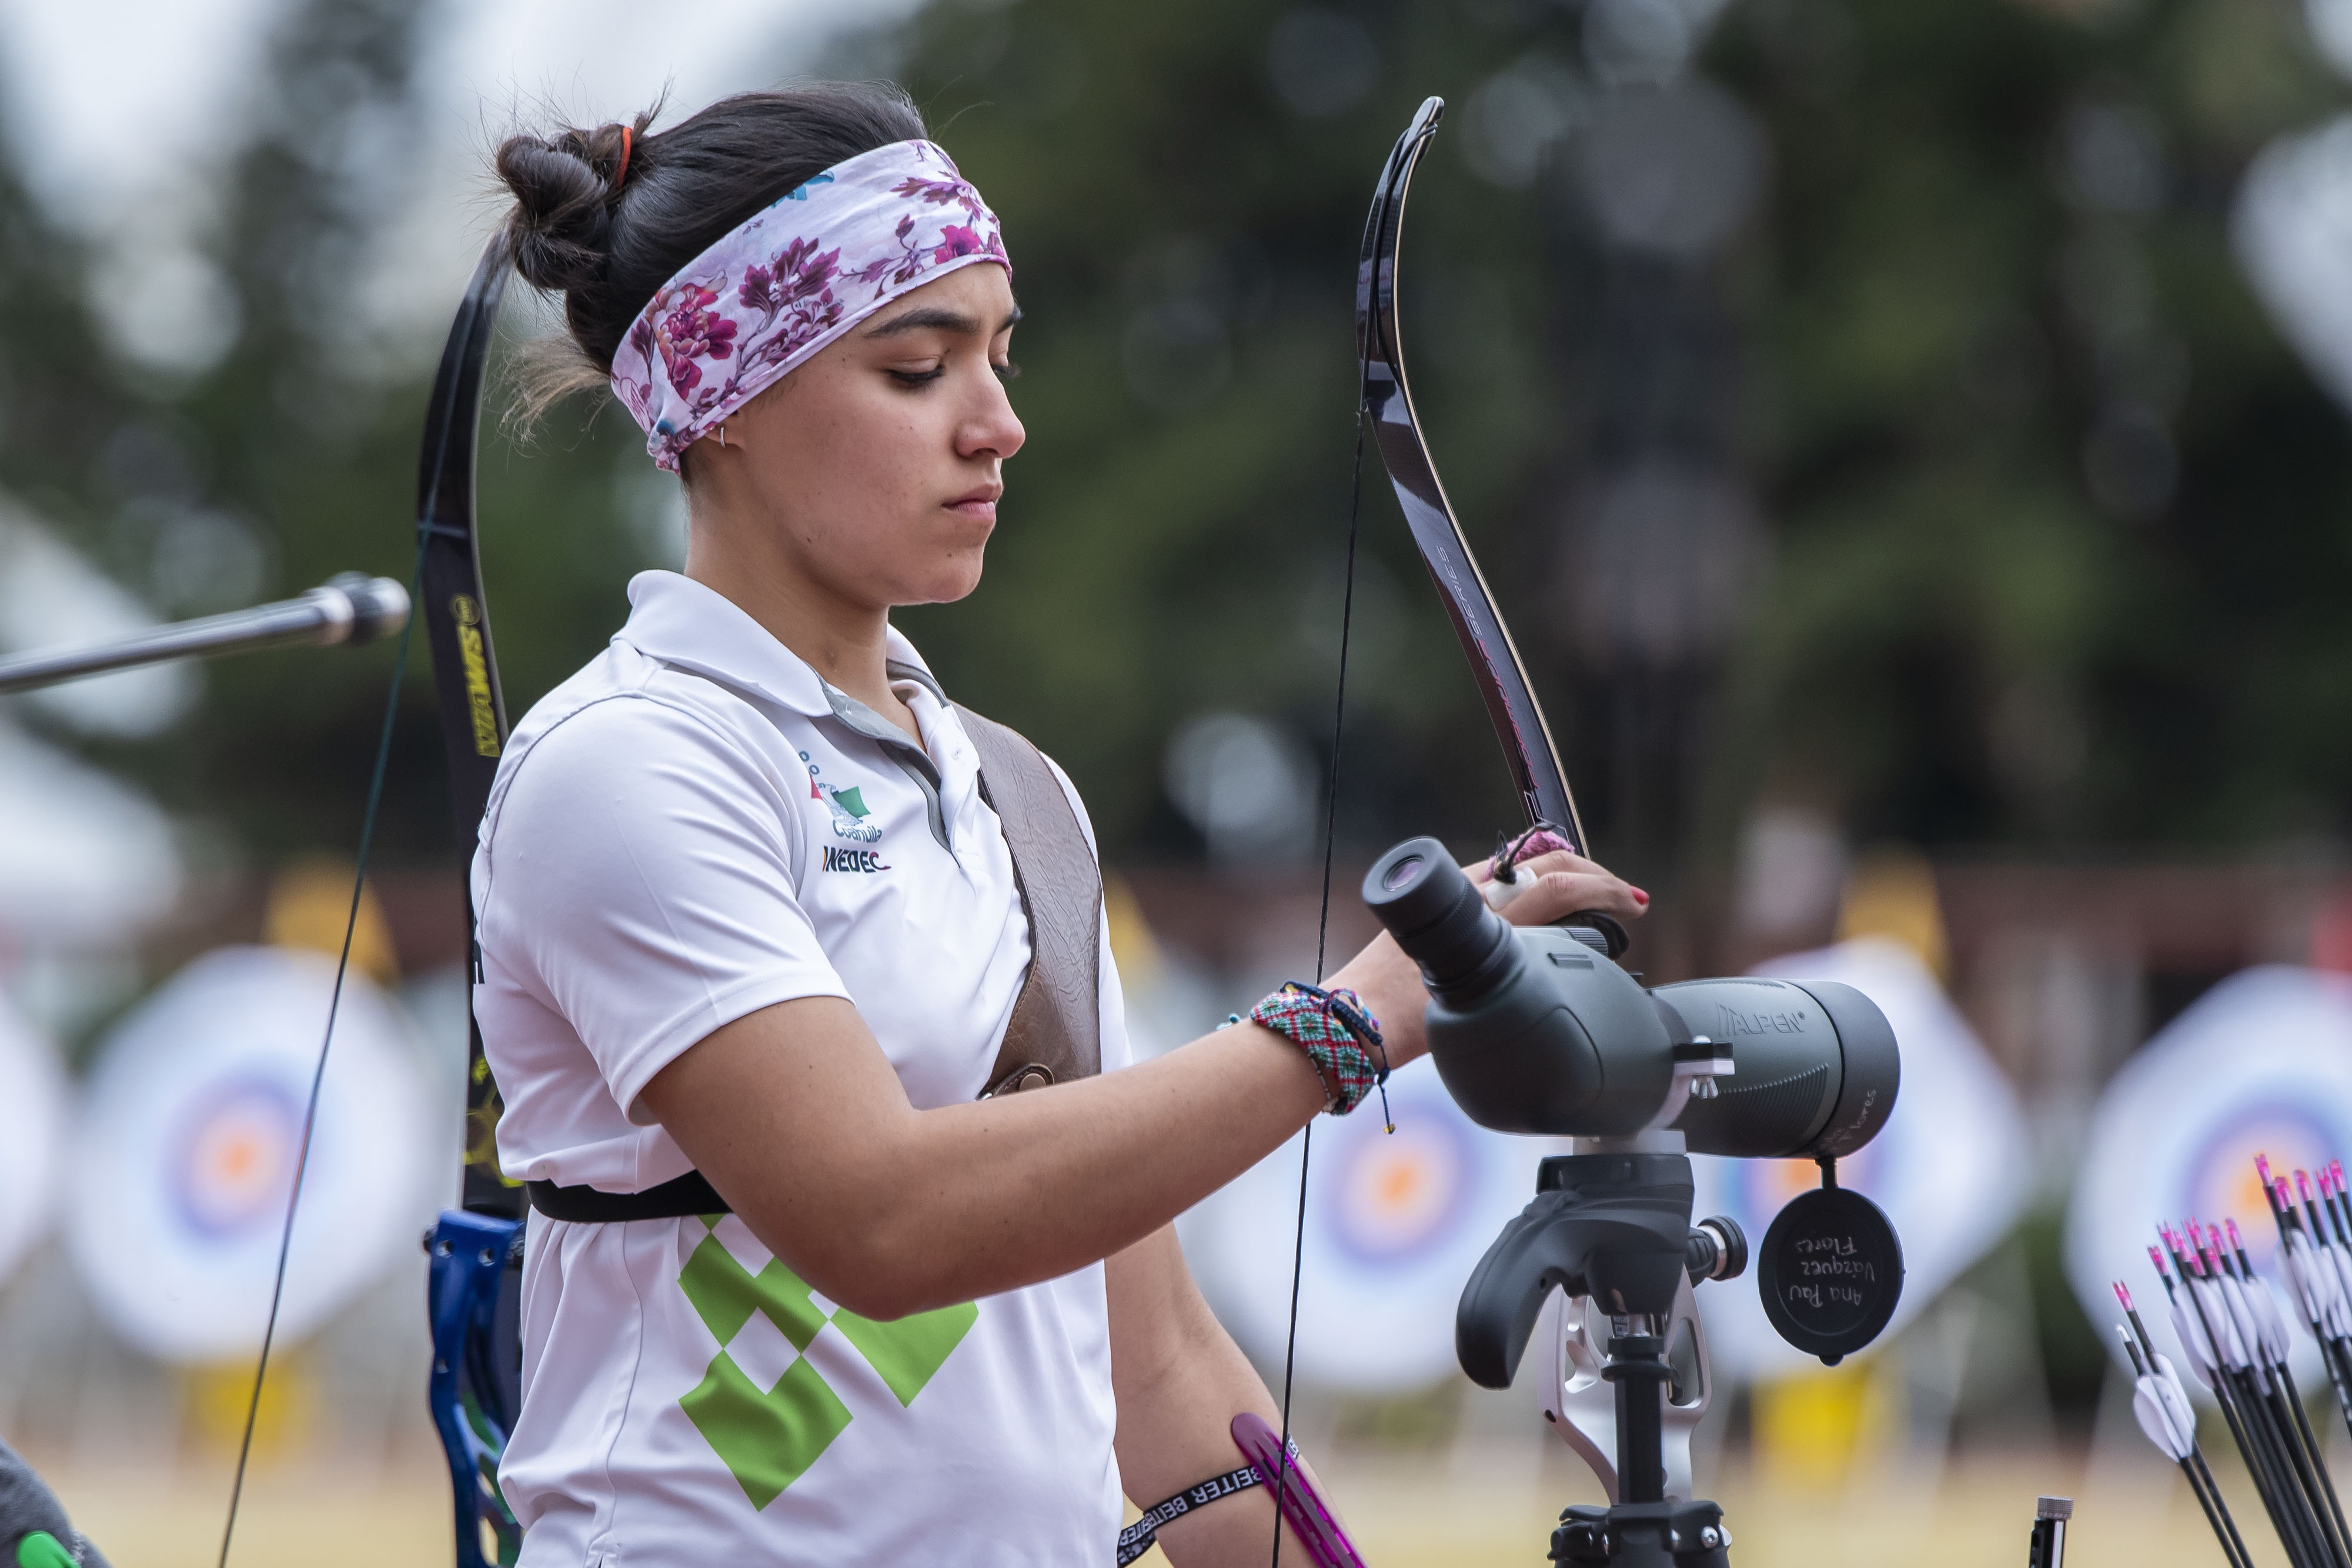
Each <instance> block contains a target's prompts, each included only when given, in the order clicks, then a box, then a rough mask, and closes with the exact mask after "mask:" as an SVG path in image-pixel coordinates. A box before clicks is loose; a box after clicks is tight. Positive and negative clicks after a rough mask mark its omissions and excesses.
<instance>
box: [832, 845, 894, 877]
mask: <svg viewBox="0 0 2352 1568" xmlns="http://www.w3.org/2000/svg"><path fill="white" fill-rule="evenodd" d="M824 869H825V870H827V871H847V872H863V873H866V874H868V875H871V874H872V873H875V872H877V871H888V870H889V869H890V867H889V866H888V864H887V863H886V862H884V861H883V859H882V857H881V856H880V855H878V854H877V853H876V852H874V851H872V850H853V849H845V848H844V847H842V846H841V845H839V844H827V845H825V846H824Z"/></svg>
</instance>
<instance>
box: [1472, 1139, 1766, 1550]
mask: <svg viewBox="0 0 2352 1568" xmlns="http://www.w3.org/2000/svg"><path fill="white" fill-rule="evenodd" d="M1628 1141H1629V1142H1630V1141H1632V1140H1628ZM1677 1141H1678V1140H1677ZM1691 1198H1692V1188H1691V1171H1690V1161H1689V1159H1688V1158H1687V1157H1685V1155H1682V1154H1680V1153H1664V1152H1643V1151H1639V1150H1633V1151H1627V1152H1622V1153H1616V1152H1612V1153H1601V1154H1582V1155H1562V1156H1559V1157H1556V1158H1553V1159H1548V1160H1546V1161H1544V1162H1543V1165H1542V1167H1541V1169H1540V1170H1539V1172H1538V1176H1537V1177H1536V1197H1535V1201H1534V1202H1532V1203H1530V1204H1528V1207H1526V1208H1525V1209H1524V1210H1522V1211H1521V1212H1520V1214H1519V1217H1518V1218H1517V1219H1514V1220H1513V1221H1511V1223H1510V1224H1508V1225H1507V1226H1505V1227H1504V1228H1503V1232H1502V1234H1501V1235H1500V1236H1498V1237H1496V1239H1495V1244H1494V1245H1493V1246H1492V1247H1490V1248H1488V1249H1487V1251H1486V1257H1485V1258H1484V1259H1482V1260H1480V1262H1479V1264H1478V1268H1477V1270H1475V1272H1474V1273H1473V1274H1472V1275H1471V1276H1470V1282H1469V1284H1468V1285H1467V1286H1465V1288H1464V1290H1463V1292H1462V1304H1461V1307H1460V1310H1459V1312H1457V1313H1456V1316H1455V1319H1454V1350H1455V1353H1456V1354H1457V1355H1458V1356H1459V1358H1460V1360H1461V1362H1462V1369H1463V1370H1464V1371H1465V1372H1466V1373H1468V1374H1469V1375H1470V1377H1471V1379H1472V1381H1474V1382H1476V1383H1479V1384H1481V1385H1485V1386H1486V1387H1489V1388H1507V1387H1508V1386H1509V1385H1510V1383H1511V1378H1512V1375H1513V1374H1514V1373H1515V1372H1516V1371H1517V1366H1518V1362H1519V1358H1520V1356H1521V1354H1523V1353H1524V1352H1525V1350H1526V1348H1527V1343H1528V1335H1529V1334H1530V1333H1532V1332H1533V1330H1534V1328H1535V1325H1536V1321H1537V1318H1538V1315H1539V1314H1540V1312H1541V1311H1542V1308H1543V1304H1544V1301H1545V1299H1546V1297H1548V1296H1549V1294H1550V1292H1551V1291H1552V1289H1553V1288H1554V1287H1555V1286H1557V1287H1559V1288H1560V1289H1561V1290H1564V1291H1567V1292H1568V1294H1569V1295H1570V1296H1571V1297H1574V1296H1585V1297H1590V1298H1591V1300H1592V1301H1594V1302H1595V1303H1597V1304H1598V1305H1599V1306H1600V1307H1601V1310H1602V1311H1604V1312H1606V1313H1607V1314H1608V1316H1609V1320H1610V1327H1611V1333H1610V1335H1609V1338H1608V1341H1607V1344H1606V1347H1605V1348H1606V1353H1607V1359H1606V1361H1605V1362H1604V1363H1603V1364H1602V1366H1601V1376H1602V1377H1603V1378H1605V1379H1607V1380H1608V1382H1609V1383H1610V1384H1611V1385H1612V1386H1613V1388H1614V1391H1615V1395H1616V1416H1617V1421H1616V1427H1617V1453H1616V1461H1617V1466H1616V1469H1617V1474H1616V1481H1617V1485H1616V1495H1617V1499H1618V1500H1617V1501H1616V1502H1615V1503H1614V1504H1613V1505H1612V1506H1610V1507H1607V1508H1601V1507H1596V1506H1592V1505H1590V1504H1578V1505H1576V1506H1574V1507H1571V1508H1570V1509H1569V1510H1568V1511H1566V1512H1565V1513H1563V1514H1561V1515H1560V1522H1559V1529H1557V1530H1555V1531H1553V1532H1552V1538H1551V1553H1550V1556H1551V1560H1552V1561H1553V1562H1555V1563H1579V1564H1583V1563H1590V1564H1595V1565H1598V1564H1603V1563H1606V1564H1609V1565H1610V1568H1728V1565H1729V1563H1730V1557H1729V1554H1728V1549H1729V1547H1730V1544H1731V1538H1730V1535H1729V1533H1728V1532H1727V1531H1725V1529H1724V1527H1723V1511H1722V1510H1721V1509H1720V1508H1717V1506H1716V1505H1715V1504H1713V1503H1711V1502H1700V1501H1686V1502H1677V1501H1673V1500H1668V1498H1667V1497H1666V1490H1665V1489H1666V1466H1665V1457H1664V1407H1665V1403H1666V1389H1667V1385H1668V1384H1669V1383H1670V1382H1672V1381H1673V1380H1674V1378H1675V1368H1674V1366H1673V1365H1672V1364H1671V1363H1670V1360H1669V1355H1668V1340H1667V1333H1668V1324H1669V1322H1670V1321H1671V1319H1672V1316H1673V1313H1674V1309H1675V1296H1676V1294H1677V1293H1678V1291H1681V1290H1682V1289H1683V1288H1684V1285H1685V1280H1686V1278H1687V1277H1690V1276H1696V1277H1699V1278H1724V1277H1727V1276H1728V1275H1730V1274H1735V1273H1737V1272H1738V1270H1739V1268H1740V1267H1741V1266H1742V1265H1743V1264H1744V1262H1745V1253H1746V1244H1745V1242H1744V1240H1742V1239H1740V1238H1739V1234H1738V1228H1737V1227H1734V1226H1729V1224H1728V1222H1727V1221H1723V1220H1710V1221H1709V1222H1708V1223H1707V1225H1706V1227H1702V1228H1694V1227H1693V1226H1692V1225H1691V1222H1690V1219H1691Z"/></svg>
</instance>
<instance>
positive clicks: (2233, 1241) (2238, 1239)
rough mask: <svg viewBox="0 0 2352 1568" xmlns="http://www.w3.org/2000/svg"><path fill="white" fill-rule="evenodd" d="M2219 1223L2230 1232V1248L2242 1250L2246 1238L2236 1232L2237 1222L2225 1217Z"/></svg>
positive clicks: (2234, 1250) (2235, 1250)
mask: <svg viewBox="0 0 2352 1568" xmlns="http://www.w3.org/2000/svg"><path fill="white" fill-rule="evenodd" d="M2221 1223H2222V1225H2224V1226H2225V1227H2227V1228H2228V1229H2229V1232H2230V1250H2231V1251H2232V1252H2243V1251H2244V1250H2245V1249H2246V1239H2245V1238H2244V1237H2242V1236H2241V1235H2239V1234H2238V1222H2237V1221H2236V1220H2234V1219H2225V1220H2223V1221H2221Z"/></svg>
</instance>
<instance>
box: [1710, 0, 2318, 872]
mask: <svg viewBox="0 0 2352 1568" xmlns="http://www.w3.org/2000/svg"><path fill="white" fill-rule="evenodd" d="M2053 9H2054V7H2053ZM2072 9H2074V11H2075V12H2076V13H2077V14H2076V15H2075V16H2061V15H2052V14H2044V13H2037V12H2035V11H2033V10H2031V9H2027V8H2024V7H2021V6H2015V5H1980V4H1972V3H1969V0H1902V3H1899V4H1872V5H1860V4H1851V5H1850V4H1842V3H1841V0H1761V3H1759V4H1755V5H1742V6H1740V7H1738V8H1736V9H1735V10H1734V11H1733V12H1731V13H1730V15H1729V16H1728V17H1727V24H1726V26H1725V29H1724V32H1723V35H1722V37H1721V39H1720V41H1719V46H1718V47H1717V51H1716V57H1717V61H1718V62H1719V64H1720V67H1721V68H1722V70H1723V71H1724V73H1725V75H1726V77H1727V78H1728V79H1729V80H1731V81H1732V82H1733V83H1735V84H1736V85H1737V86H1738V88H1739V89H1741V90H1742V91H1743V93H1744V94H1745V95H1746V96H1747V98H1748V101H1749V102H1750V103H1751V105H1752V106H1753V107H1754V109H1755V110H1756V111H1757V112H1758V113H1759V115H1760V116H1761V117H1762V118H1763V120H1764V121H1765V123H1766V124H1767V125H1768V126H1769V129H1770V133H1771V137H1772V141H1773V145H1774V148H1775V151H1776V156H1777V161H1778V163H1779V166H1780V183H1779V190H1778V194H1777V197H1776V200H1775V202H1774V204H1773V210H1772V214H1771V219H1770V224H1769V234H1768V235H1767V236H1766V237H1765V239H1764V240H1763V242H1762V243H1761V244H1759V246H1757V247H1756V248H1755V250H1754V251H1753V252H1752V253H1751V254H1750V255H1749V256H1748V258H1747V264H1746V267H1745V268H1744V270H1743V272H1742V274H1741V276H1740V280H1739V281H1740V286H1741V288H1742V292H1743V296H1744V298H1745V301H1746V310H1745V313H1746V316H1747V319H1748V320H1749V321H1750V322H1751V323H1752V324H1753V326H1754V328H1755V329H1756V331H1757V333H1758V335H1759V343H1760V349H1759V353H1758V355H1757V362H1758V365H1759V371H1760V372H1761V373H1760V378H1759V379H1760V384H1759V386H1758V387H1757V389H1756V393H1755V396H1754V399H1753V402H1752V414H1753V429H1754V434H1755V443H1756V455H1757V459H1758V462H1759V467H1760V468H1761V470H1762V472H1764V473H1765V474H1766V475H1767V476H1769V486H1768V497H1769V501H1768V507H1769V511H1770V513H1771V515H1772V517H1774V519H1775V521H1776V522H1777V524H1778V526H1779V532H1780V557H1779V560H1778V562H1777V565H1776V567H1775V570H1774V575H1773V579H1772V582H1771V586H1770V588H1769V591H1766V592H1764V593H1762V594H1761V595H1759V603H1760V604H1761V606H1762V608H1763V612H1762V614H1761V615H1760V616H1759V619H1758V622H1757V628H1756V632H1755V634H1754V643H1753V647H1754V651H1755V653H1756V655H1757V656H1756V657H1755V659H1754V660H1753V661H1752V662H1749V663H1748V664H1747V665H1746V670H1747V673H1748V680H1747V681H1746V682H1745V684H1744V692H1743V696H1744V701H1743V703H1742V705H1741V712H1742V714H1743V716H1744V718H1745V720H1746V723H1745V725H1744V726H1743V730H1744V738H1745V741H1746V744H1743V745H1742V746H1741V747H1738V755H1740V756H1742V757H1745V758H1752V759H1754V760H1755V762H1757V763H1759V764H1761V766H1760V768H1759V767H1754V766H1751V767H1748V768H1742V769H1740V770H1739V772H1740V774H1741V775H1742V777H1743V781H1745V782H1748V783H1750V784H1752V782H1753V781H1754V779H1755V778H1756V776H1757V775H1758V773H1759V772H1761V773H1762V774H1763V775H1764V776H1765V777H1766V778H1767V779H1768V780H1769V785H1768V787H1774V788H1780V789H1789V790H1793V791H1797V792H1805V791H1815V792H1820V793H1823V794H1826V795H1827V796H1829V797H1830V799H1831V800H1832V802H1833V803H1834V804H1836V805H1838V806H1840V807H1842V808H1843V810H1844V811H1845V812H1846V814H1847V815H1848V816H1849V818H1850V819H1851V821H1852V822H1853V825H1854V826H1855V827H1856V828H1857V829H1859V830H1860V831H1863V832H1864V833H1866V834H1871V835H1890V836H1899V837H1903V838H1907V839H1911V840H1914V841H1921V842H1927V843H1937V842H1952V841H1963V842H1980V841H1988V840H2003V839H2008V840H2025V841H2039V842H2043V843H2053V842H2073V843H2100V842H2104V843H2122V844H2128V843H2147V842H2155V841H2170V842H2202V843H2222V842H2229V841H2240V842H2243V841H2260V840H2265V839H2275V838H2279V837H2282V836H2287V835H2294V834H2300V833H2306V832H2326V833H2331V834H2333V833H2340V832H2341V831H2343V828H2344V825H2345V823H2344V811H2345V808H2346V805H2347V802H2352V792H2347V789H2348V787H2352V750H2347V745H2346V741H2345V737H2346V735H2347V722H2346V721H2347V718H2352V680H2347V667H2346V656H2347V646H2352V645H2347V640H2346V638H2345V633H2344V625H2345V623H2344V621H2343V618H2342V616H2341V614H2340V612H2339V610H2338V605H2339V603H2340V600H2341V587H2340V585H2341V584H2343V583H2345V582H2346V581H2347V572H2352V530H2348V529H2347V527H2346V522H2347V517H2346V508H2347V500H2352V495H2347V486H2352V443H2347V439H2346V432H2345V425H2344V420H2343V417H2342V414H2341V413H2340V411H2338V410H2336V409H2335V408H2332V407H2330V406H2329V405H2328V403H2327V402H2326V400H2325V398H2324V397H2323V396H2322V395H2321V394H2320V392H2318V390H2317V389H2316V387H2315V385H2314V384H2313V382H2312V381H2311V379H2310V378H2309V376H2308V375H2307V374H2306V373H2305V371H2304V370H2303V369H2302V367H2301V366H2300V365H2298V364H2297V363H2296V362H2295V361H2294V360H2293V359H2291V358H2290V357H2289V355H2288V354H2287V353H2286V351H2285V350H2284V349H2283V347H2282V346H2281V343H2280V340H2279V338H2278V335H2277V334H2276V332H2275V331H2274V330H2273V329H2272V327H2271V325H2270V324H2269V323H2268V322H2267V321H2265V320H2264V319H2263V316H2262V314H2261V312H2260V311H2259V309H2258V308H2256V306H2255V303H2254V301H2253V299H2252V297H2251V295H2250V294H2249V291H2248V289H2247V287H2246V286H2245V284H2244V282H2243V281H2242V278H2241V277H2240V276H2239V273H2238V270H2237V267H2235V265H2234V263H2233V261H2232V258H2231V253H2230V249H2229V245H2228V234H2227V228H2228V219H2229V212H2230V203H2231V193H2232V192H2233V189H2234V187H2235V185H2236V183H2237V178H2238V175H2239V173H2240V172H2241V171H2242V169H2243V167H2244V165H2245V163H2246V162H2247V160H2248V159H2249V158H2250V157H2251V156H2252V154H2253V153H2254V152H2256V151H2257V150H2258V149H2259V148H2260V147H2261V146H2262V144H2263V142H2264V141H2266V140H2268V139H2269V138H2270V137H2272V136H2273V135H2274V134H2276V133H2278V132H2279V131H2284V130H2286V129H2288V128H2291V127H2295V126H2298V125H2305V124H2309V123H2311V122H2312V121H2314V120H2317V119H2319V118H2321V117H2322V116H2323V115H2324V114H2325V113H2326V112H2327V111H2328V110H2330V109H2331V107H2332V106H2334V105H2336V104H2339V103H2340V102H2341V101H2342V99H2343V96H2344V95H2343V93H2342V91H2341V89H2340V85H2339V84H2336V83H2333V82H2331V81H2329V80H2328V79H2327V78H2326V76H2325V75H2324V73H2323V72H2322V71H2321V70H2320V68H2319V67H2318V64H2317V62H2316V60H2315V58H2314V57H2313V56H2312V52H2311V50H2310V47H2309V46H2308V44H2307V42H2306V41H2305V38H2304V36H2303V33H2302V27H2303V21H2302V16H2301V11H2300V8H2299V7H2296V6H2293V5H2284V4H2273V3H2267V0H2265V3H2262V4H2253V5H2245V4H2235V3H2231V0H2170V3H2165V0H2151V3H2149V4H2145V5H2099V6H2084V7H2074V8H2072Z"/></svg>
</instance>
